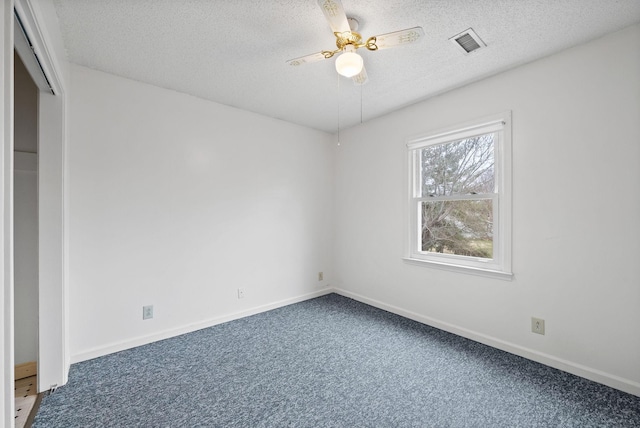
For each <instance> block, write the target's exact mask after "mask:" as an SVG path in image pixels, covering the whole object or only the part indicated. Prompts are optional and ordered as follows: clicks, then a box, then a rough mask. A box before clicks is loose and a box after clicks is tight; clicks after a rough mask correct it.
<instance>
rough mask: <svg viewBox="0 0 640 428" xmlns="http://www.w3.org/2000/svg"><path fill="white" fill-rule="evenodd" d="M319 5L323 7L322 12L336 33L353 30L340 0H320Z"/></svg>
mask: <svg viewBox="0 0 640 428" xmlns="http://www.w3.org/2000/svg"><path fill="white" fill-rule="evenodd" d="M318 6H320V9H322V13H324V16H325V17H326V18H327V21H329V26H330V27H331V30H332V31H333V32H334V33H344V32H345V31H351V28H350V27H349V22H348V21H347V15H346V14H345V12H344V7H343V6H342V2H341V1H340V0H318Z"/></svg>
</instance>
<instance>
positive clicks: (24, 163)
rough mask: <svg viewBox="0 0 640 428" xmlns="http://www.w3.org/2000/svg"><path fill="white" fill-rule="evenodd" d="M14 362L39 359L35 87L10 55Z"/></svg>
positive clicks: (16, 56)
mask: <svg viewBox="0 0 640 428" xmlns="http://www.w3.org/2000/svg"><path fill="white" fill-rule="evenodd" d="M14 64H15V72H14V82H15V83H14V121H15V127H14V150H15V154H14V176H13V180H14V181H13V183H14V189H13V192H14V196H13V197H14V200H13V208H14V224H13V226H14V233H13V237H14V241H13V244H14V263H15V267H14V269H15V270H14V313H15V328H14V333H15V343H14V346H15V364H21V363H26V362H30V361H37V359H38V159H37V156H38V155H37V154H36V153H35V152H36V151H37V147H38V88H37V87H36V86H35V85H34V83H33V81H32V80H31V77H30V76H29V73H28V71H27V70H26V69H25V67H24V65H23V64H22V61H20V58H19V57H18V55H14Z"/></svg>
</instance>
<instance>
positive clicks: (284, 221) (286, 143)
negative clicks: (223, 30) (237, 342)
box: [68, 66, 333, 361]
mask: <svg viewBox="0 0 640 428" xmlns="http://www.w3.org/2000/svg"><path fill="white" fill-rule="evenodd" d="M70 76H71V97H70V103H69V116H68V118H69V138H70V140H69V152H68V160H69V164H68V167H69V171H68V172H69V190H70V200H69V203H70V206H69V209H70V217H69V230H70V237H69V238H70V248H69V249H70V259H69V263H70V351H71V355H72V361H79V360H82V359H86V358H91V357H95V356H98V355H102V354H105V353H108V352H112V351H115V350H118V349H123V348H126V347H130V346H134V345H138V344H141V343H146V342H149V341H152V340H156V339H158V338H162V337H167V336H171V335H173V334H177V333H180V332H183V331H189V330H191V329H194V328H197V327H203V326H205V325H209V324H213V323H215V322H218V321H220V320H222V319H229V318H233V317H234V316H237V315H239V314H246V313H250V312H251V311H255V310H260V309H264V308H265V307H269V305H278V304H282V303H284V302H289V301H293V300H295V299H298V298H304V297H309V295H310V294H312V293H316V292H319V291H320V292H321V291H323V290H326V287H325V288H322V287H320V285H321V283H319V282H318V280H317V277H318V272H319V271H323V272H324V274H325V281H324V284H327V283H328V281H329V280H330V277H331V265H330V262H331V255H330V249H331V233H330V232H331V217H330V215H331V213H332V205H331V204H332V201H333V193H332V189H333V184H332V180H333V168H332V156H333V152H332V145H331V136H330V135H328V134H325V133H321V132H318V131H313V130H310V129H306V128H303V127H299V126H295V125H291V124H288V123H285V122H282V121H277V120H274V119H270V118H266V117H263V116H259V115H256V114H253V113H248V112H244V111H241V110H237V109H234V108H230V107H227V106H223V105H219V104H216V103H212V102H209V101H204V100H201V99H198V98H194V97H191V96H187V95H184V94H179V93H177V92H173V91H169V90H165V89H161V88H158V87H154V86H150V85H146V84H141V83H138V82H134V81H131V80H126V79H123V78H120V77H116V76H114V75H109V74H105V73H101V72H97V71H93V70H90V69H87V68H84V67H80V66H72V67H71V73H70ZM212 78H213V77H212ZM238 287H244V288H245V289H246V297H245V298H244V299H242V300H240V299H238V298H237V288H238ZM143 305H154V312H155V314H154V319H152V320H146V321H143V320H142V307H143Z"/></svg>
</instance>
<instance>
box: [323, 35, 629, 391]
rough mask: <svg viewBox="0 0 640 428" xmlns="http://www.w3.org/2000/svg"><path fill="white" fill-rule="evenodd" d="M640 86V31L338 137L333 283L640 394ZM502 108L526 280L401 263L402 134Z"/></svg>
mask: <svg viewBox="0 0 640 428" xmlns="http://www.w3.org/2000/svg"><path fill="white" fill-rule="evenodd" d="M479 55H482V53H480V54H479ZM469 62H470V66H472V63H473V56H470V57H469ZM638 76H640V26H638V25H636V26H634V27H630V28H628V29H626V30H623V31H621V32H618V33H615V34H611V35H608V36H606V37H604V38H602V39H599V40H595V41H593V42H591V43H588V44H585V45H582V46H578V47H575V48H573V49H570V50H567V51H565V52H562V53H559V54H557V55H554V56H551V57H548V58H545V59H542V60H539V61H536V62H534V63H530V64H527V65H524V66H521V67H519V68H516V69H513V70H511V71H508V72H505V73H502V74H500V75H496V76H494V77H491V78H488V79H485V80H483V81H480V82H477V83H474V84H471V85H468V86H466V87H463V88H461V89H458V90H454V91H451V92H449V93H446V94H444V95H442V96H439V97H435V98H433V99H431V100H428V101H425V102H422V103H420V104H417V105H414V106H412V107H409V108H406V109H404V110H401V111H398V112H395V113H393V114H390V115H388V116H386V117H382V118H379V119H376V120H374V121H371V122H368V123H365V124H363V125H361V126H359V127H356V128H352V129H351V130H347V131H344V132H342V135H341V146H340V147H339V148H337V151H336V159H337V161H336V209H335V215H334V220H335V236H336V242H335V262H336V263H335V279H334V281H333V283H334V285H337V286H338V287H339V288H340V289H341V290H343V293H344V294H347V295H350V296H353V297H356V298H359V299H361V300H363V301H367V302H369V303H374V304H377V305H378V306H381V307H385V308H387V309H391V310H394V311H396V312H401V313H404V314H405V315H409V316H412V317H414V318H416V319H420V320H422V321H425V322H427V323H430V324H434V325H437V326H439V327H443V328H445V329H448V330H450V331H455V332H457V333H459V334H462V335H465V336H468V337H472V338H475V339H477V340H480V341H483V342H486V343H490V344H492V345H494V346H498V347H501V348H503V349H508V350H509V351H511V352H516V353H519V354H521V355H525V356H527V357H529V358H533V359H536V360H538V361H543V362H545V363H547V364H551V365H553V366H555V367H559V368H564V369H566V370H569V371H572V372H574V373H578V374H581V375H583V376H587V377H589V378H591V379H594V380H597V381H600V382H604V383H607V384H609V385H612V386H615V387H618V388H621V389H623V390H626V391H629V392H632V393H634V394H637V395H640V364H639V363H638V362H640V334H639V333H638V326H640V286H639V284H640V263H638V259H639V256H640V223H639V222H638V219H640V168H639V162H640V121H639V120H638V118H639V117H640V79H639V78H638ZM365 108H366V106H365ZM506 110H512V112H513V272H514V274H515V278H514V279H513V281H504V280H499V279H490V278H484V277H478V276H473V275H467V274H461V273H454V272H449V271H444V270H438V269H434V268H428V267H422V266H415V265H409V264H405V263H404V262H403V261H402V260H401V258H402V257H403V255H404V252H405V249H404V248H403V236H404V234H405V229H404V226H405V222H404V218H405V217H406V215H407V213H406V209H405V207H406V201H405V195H406V192H407V191H406V187H405V186H406V181H407V178H406V170H405V162H406V147H405V143H406V140H407V138H409V137H411V136H415V135H418V134H421V133H425V132H427V131H430V130H436V129H439V128H443V127H447V126H453V125H456V124H458V123H462V122H465V121H468V120H471V119H475V118H480V117H483V116H486V115H490V114H493V113H499V112H502V111H506ZM532 316H535V317H540V318H543V319H545V320H546V335H545V336H540V335H536V334H532V333H530V318H531V317H532Z"/></svg>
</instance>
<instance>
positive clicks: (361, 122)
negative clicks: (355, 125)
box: [360, 85, 364, 124]
mask: <svg viewBox="0 0 640 428" xmlns="http://www.w3.org/2000/svg"><path fill="white" fill-rule="evenodd" d="M363 86H364V85H360V124H362V87H363Z"/></svg>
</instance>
